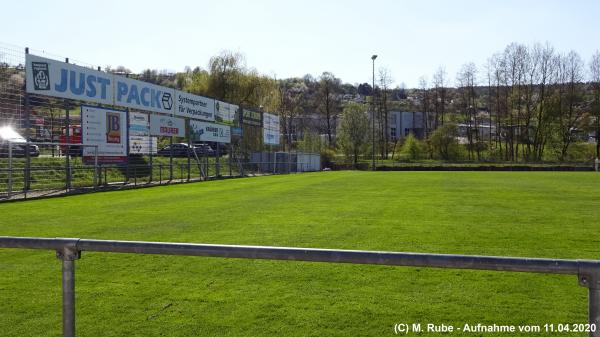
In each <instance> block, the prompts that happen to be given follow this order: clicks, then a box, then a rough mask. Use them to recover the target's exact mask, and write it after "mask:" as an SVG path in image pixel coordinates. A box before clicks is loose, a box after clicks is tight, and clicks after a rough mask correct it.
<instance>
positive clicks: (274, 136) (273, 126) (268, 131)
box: [263, 113, 279, 145]
mask: <svg viewBox="0 0 600 337" xmlns="http://www.w3.org/2000/svg"><path fill="white" fill-rule="evenodd" d="M263 142H264V143H265V144H268V145H279V116H277V115H273V114H269V113H264V114H263Z"/></svg>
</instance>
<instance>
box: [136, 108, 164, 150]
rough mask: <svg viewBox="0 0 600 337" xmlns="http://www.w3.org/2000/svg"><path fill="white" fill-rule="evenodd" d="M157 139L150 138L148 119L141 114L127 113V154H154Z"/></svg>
mask: <svg viewBox="0 0 600 337" xmlns="http://www.w3.org/2000/svg"><path fill="white" fill-rule="evenodd" d="M157 146H158V144H157V139H156V137H150V118H149V117H148V114H145V113H141V112H130V113H129V153H130V154H155V153H156V151H157V150H156V147H157Z"/></svg>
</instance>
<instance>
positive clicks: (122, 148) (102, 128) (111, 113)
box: [81, 105, 128, 163]
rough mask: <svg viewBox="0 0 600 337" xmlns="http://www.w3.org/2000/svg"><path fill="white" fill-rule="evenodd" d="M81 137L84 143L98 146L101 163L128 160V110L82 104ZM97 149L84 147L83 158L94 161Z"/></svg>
mask: <svg viewBox="0 0 600 337" xmlns="http://www.w3.org/2000/svg"><path fill="white" fill-rule="evenodd" d="M81 138H82V143H83V144H84V145H97V146H98V162H99V163H123V162H126V161H127V149H128V146H127V111H122V110H113V109H106V108H101V107H93V106H87V105H82V106H81ZM95 155H96V149H95V148H93V147H90V146H84V147H83V159H84V161H85V162H87V163H93V162H94V156H95Z"/></svg>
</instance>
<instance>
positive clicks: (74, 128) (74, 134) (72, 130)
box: [59, 124, 83, 156]
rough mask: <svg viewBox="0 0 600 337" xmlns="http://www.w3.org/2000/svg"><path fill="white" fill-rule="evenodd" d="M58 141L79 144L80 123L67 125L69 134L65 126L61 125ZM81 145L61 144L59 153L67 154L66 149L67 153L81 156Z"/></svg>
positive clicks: (80, 141)
mask: <svg viewBox="0 0 600 337" xmlns="http://www.w3.org/2000/svg"><path fill="white" fill-rule="evenodd" d="M59 142H60V143H61V144H81V143H82V140H81V125H78V124H75V125H70V126H69V136H67V127H65V126H63V127H62V128H61V132H60V137H59ZM82 149H83V147H82V146H76V145H71V146H61V147H60V152H61V154H63V155H65V154H67V150H68V153H69V155H71V156H81V154H82Z"/></svg>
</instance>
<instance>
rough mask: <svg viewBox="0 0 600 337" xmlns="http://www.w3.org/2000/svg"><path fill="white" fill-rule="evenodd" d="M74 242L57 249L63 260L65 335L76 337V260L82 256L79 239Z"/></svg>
mask: <svg viewBox="0 0 600 337" xmlns="http://www.w3.org/2000/svg"><path fill="white" fill-rule="evenodd" d="M74 240H75V241H74V242H73V243H72V244H69V245H67V246H65V247H64V248H63V249H62V250H57V251H56V257H57V258H59V259H60V260H62V315H63V316H62V319H63V337H75V260H77V259H79V258H80V257H81V252H80V251H78V250H77V248H76V242H77V239H74Z"/></svg>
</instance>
